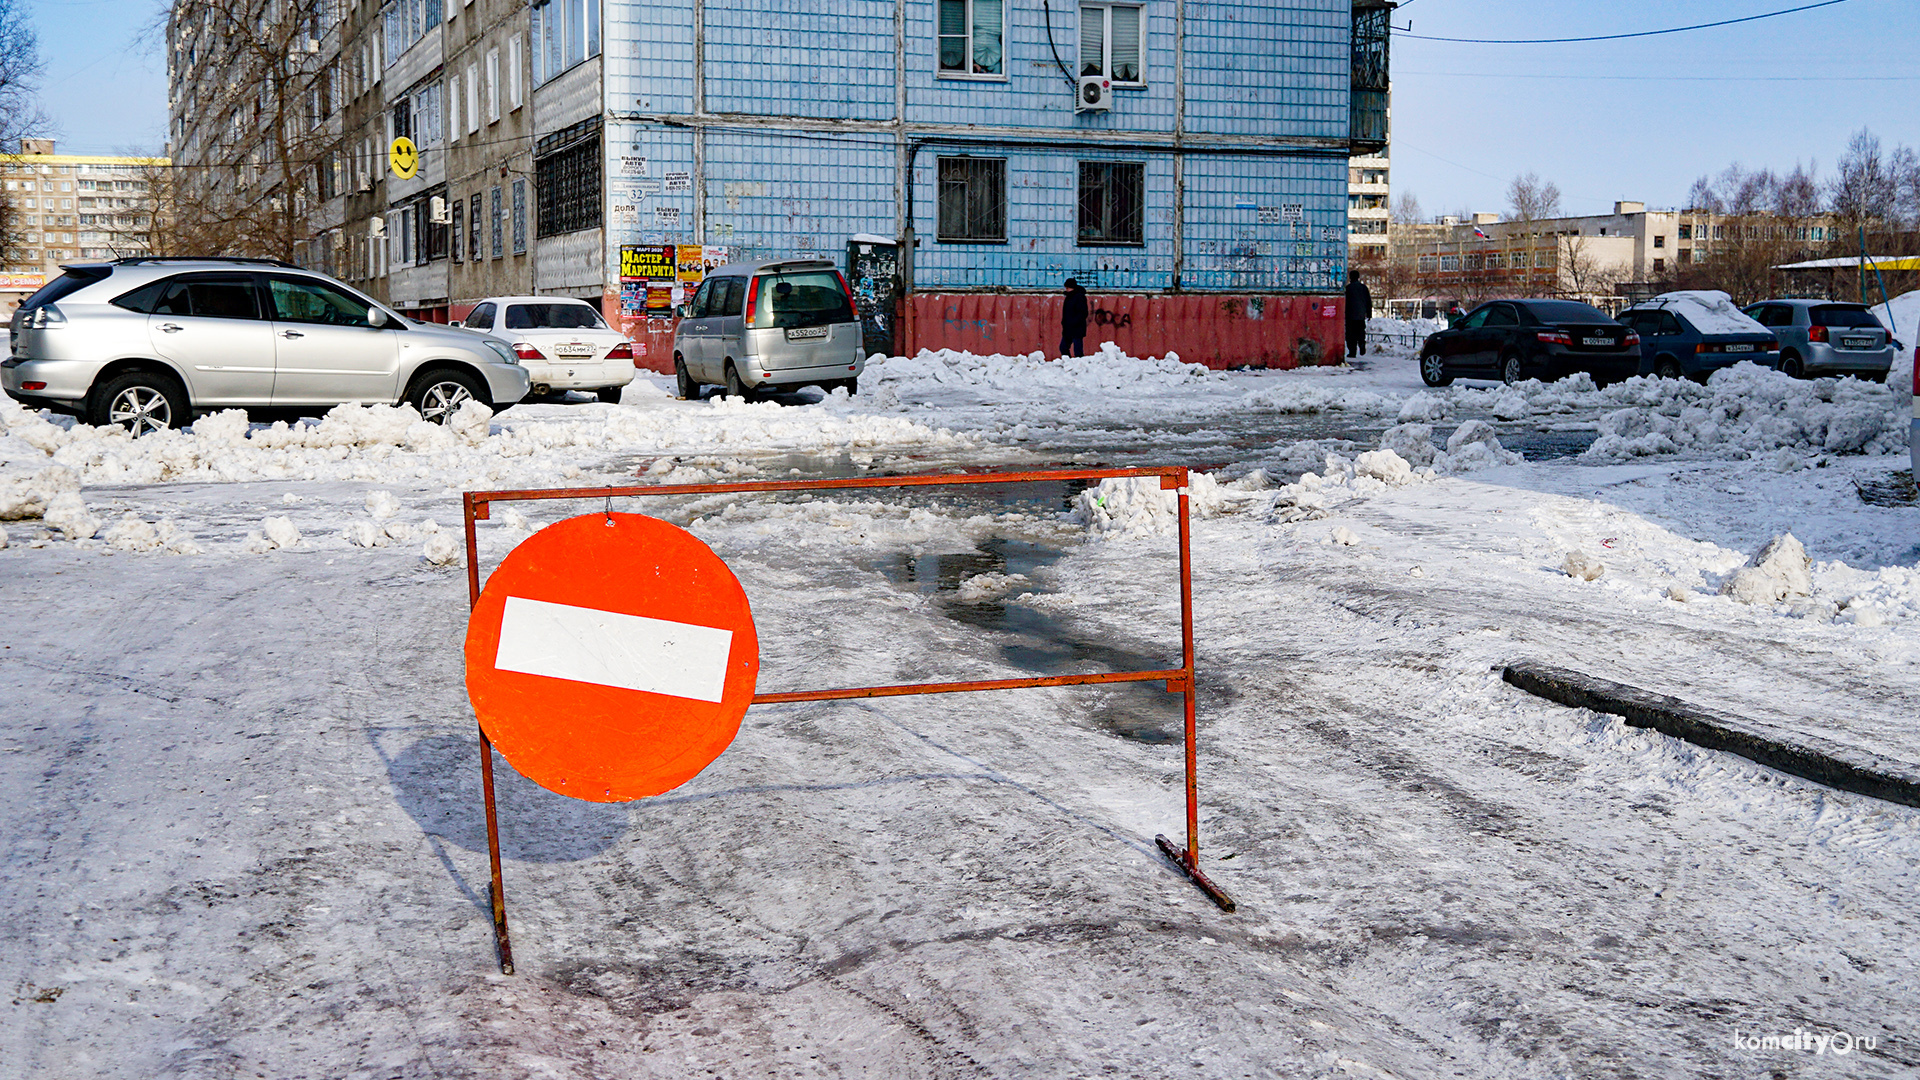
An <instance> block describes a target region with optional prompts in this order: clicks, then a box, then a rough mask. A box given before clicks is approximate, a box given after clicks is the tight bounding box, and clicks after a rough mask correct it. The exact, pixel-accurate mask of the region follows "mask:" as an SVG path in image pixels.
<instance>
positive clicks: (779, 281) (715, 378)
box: [673, 259, 866, 398]
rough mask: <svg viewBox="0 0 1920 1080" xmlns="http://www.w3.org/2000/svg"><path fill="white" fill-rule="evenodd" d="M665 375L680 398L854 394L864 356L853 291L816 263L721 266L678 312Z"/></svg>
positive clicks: (821, 263)
mask: <svg viewBox="0 0 1920 1080" xmlns="http://www.w3.org/2000/svg"><path fill="white" fill-rule="evenodd" d="M679 314H680V325H679V326H678V327H677V328H675V330H674V332H673V372H674V377H675V378H676V380H677V381H678V383H679V394H680V396H681V397H682V398H694V397H698V396H699V394H700V388H701V386H703V385H717V386H724V387H726V391H727V394H728V396H730V397H745V396H747V394H748V393H749V392H750V391H754V390H776V389H793V388H796V387H801V386H807V385H814V386H818V387H820V388H821V389H822V390H826V391H829V392H831V391H832V390H834V389H835V388H837V387H845V388H846V391H847V393H849V394H852V393H857V392H858V390H859V378H860V372H861V370H862V368H864V367H865V366H866V357H865V354H864V352H863V351H862V349H861V341H860V316H859V314H858V312H857V311H856V310H855V309H854V304H853V290H851V289H849V288H848V287H847V279H846V278H845V277H844V276H842V275H841V273H840V271H839V270H837V269H835V267H834V265H833V263H831V262H828V261H826V260H823V259H787V260H780V261H773V262H748V263H729V264H727V265H725V266H722V267H720V268H719V269H717V270H714V271H712V272H711V273H709V274H708V275H707V278H706V280H705V281H703V282H701V283H700V290H699V291H698V292H696V293H694V295H693V299H691V300H689V301H688V302H687V303H686V304H684V305H683V306H682V307H681V308H680V312H679Z"/></svg>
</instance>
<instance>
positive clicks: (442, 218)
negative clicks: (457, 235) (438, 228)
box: [427, 195, 453, 225]
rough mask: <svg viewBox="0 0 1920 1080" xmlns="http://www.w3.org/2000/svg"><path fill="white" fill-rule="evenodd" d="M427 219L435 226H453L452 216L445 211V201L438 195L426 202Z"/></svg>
mask: <svg viewBox="0 0 1920 1080" xmlns="http://www.w3.org/2000/svg"><path fill="white" fill-rule="evenodd" d="M427 219H428V220H430V221H432V222H433V223H434V224H435V225H451V224H453V215H452V214H451V213H449V212H448V211H447V200H445V199H443V198H441V197H440V196H438V195H435V196H433V197H432V198H430V199H428V200H427Z"/></svg>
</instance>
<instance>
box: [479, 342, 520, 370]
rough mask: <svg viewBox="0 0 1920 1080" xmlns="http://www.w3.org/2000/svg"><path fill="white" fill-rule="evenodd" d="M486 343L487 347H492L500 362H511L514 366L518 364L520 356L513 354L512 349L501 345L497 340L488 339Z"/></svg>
mask: <svg viewBox="0 0 1920 1080" xmlns="http://www.w3.org/2000/svg"><path fill="white" fill-rule="evenodd" d="M486 345H487V348H489V349H492V350H493V351H494V353H495V354H496V355H498V356H499V357H500V362H501V363H503V364H512V365H513V366H515V367H519V366H520V358H519V357H517V356H515V355H513V350H512V349H509V348H507V347H506V346H505V345H502V344H501V343H499V342H497V341H489V342H487V343H486Z"/></svg>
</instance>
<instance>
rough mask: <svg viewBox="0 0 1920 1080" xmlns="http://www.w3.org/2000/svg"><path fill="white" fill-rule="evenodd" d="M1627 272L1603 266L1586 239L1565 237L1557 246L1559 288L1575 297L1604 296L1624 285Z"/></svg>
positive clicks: (1584, 237)
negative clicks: (1558, 255) (1619, 285)
mask: <svg viewBox="0 0 1920 1080" xmlns="http://www.w3.org/2000/svg"><path fill="white" fill-rule="evenodd" d="M1627 276H1628V271H1627V268H1626V267H1624V266H1621V265H1620V264H1618V263H1609V262H1603V261H1602V260H1601V258H1600V256H1599V253H1598V252H1597V251H1596V250H1595V247H1594V245H1593V244H1592V243H1590V242H1589V240H1588V238H1587V237H1586V236H1569V237H1566V238H1565V239H1564V240H1563V241H1562V242H1561V245H1560V284H1561V285H1562V286H1563V287H1564V288H1565V289H1566V291H1567V292H1569V293H1571V294H1572V295H1574V296H1596V295H1605V294H1608V293H1611V292H1612V291H1613V287H1614V286H1615V285H1618V284H1619V283H1620V282H1622V281H1625V280H1626V279H1627Z"/></svg>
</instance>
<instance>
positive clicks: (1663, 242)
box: [1653, 234, 1667, 248]
mask: <svg viewBox="0 0 1920 1080" xmlns="http://www.w3.org/2000/svg"><path fill="white" fill-rule="evenodd" d="M1653 246H1654V247H1657V248H1663V247H1666V246H1667V238H1666V236H1665V235H1664V234H1661V235H1656V236H1655V237H1654V238H1653Z"/></svg>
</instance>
